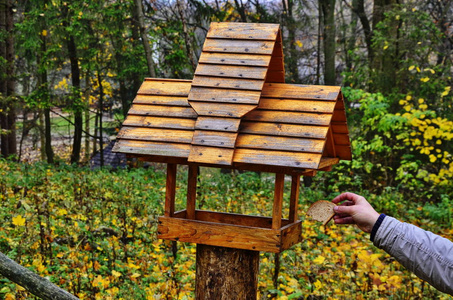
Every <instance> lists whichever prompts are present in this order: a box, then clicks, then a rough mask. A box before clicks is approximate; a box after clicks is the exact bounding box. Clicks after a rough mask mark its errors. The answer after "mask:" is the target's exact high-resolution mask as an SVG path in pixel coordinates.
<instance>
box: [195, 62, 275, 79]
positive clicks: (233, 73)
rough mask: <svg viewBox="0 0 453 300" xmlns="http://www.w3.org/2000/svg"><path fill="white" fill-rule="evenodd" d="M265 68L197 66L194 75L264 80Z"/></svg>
mask: <svg viewBox="0 0 453 300" xmlns="http://www.w3.org/2000/svg"><path fill="white" fill-rule="evenodd" d="M266 72H267V68H266V67H255V66H223V65H211V64H201V63H200V64H198V66H197V69H196V70H195V75H205V76H218V77H231V78H246V79H260V80H264V78H265V77H266Z"/></svg>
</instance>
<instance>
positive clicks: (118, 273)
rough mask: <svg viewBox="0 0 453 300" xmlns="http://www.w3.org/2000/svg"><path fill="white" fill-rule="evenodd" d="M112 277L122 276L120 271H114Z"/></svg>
mask: <svg viewBox="0 0 453 300" xmlns="http://www.w3.org/2000/svg"><path fill="white" fill-rule="evenodd" d="M112 275H113V276H115V277H117V278H118V277H121V275H122V274H121V273H120V272H118V271H115V270H112Z"/></svg>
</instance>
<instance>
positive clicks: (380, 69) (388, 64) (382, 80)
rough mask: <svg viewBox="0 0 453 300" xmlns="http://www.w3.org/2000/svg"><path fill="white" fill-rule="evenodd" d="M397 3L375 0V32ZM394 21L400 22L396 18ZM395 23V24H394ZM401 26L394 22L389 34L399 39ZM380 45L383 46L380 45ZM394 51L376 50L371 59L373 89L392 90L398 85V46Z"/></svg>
mask: <svg viewBox="0 0 453 300" xmlns="http://www.w3.org/2000/svg"><path fill="white" fill-rule="evenodd" d="M394 4H396V0H375V1H374V8H373V32H374V31H375V30H376V26H377V24H379V22H381V21H383V20H384V18H385V12H387V11H389V10H390V9H391V8H392V6H393V5H394ZM394 22H399V21H397V20H394ZM393 25H394V26H393ZM398 31H399V26H398V25H397V24H392V25H391V26H389V28H388V34H389V35H392V36H393V37H394V38H395V39H396V40H397V35H398ZM378 47H382V45H379V46H378ZM394 50H395V51H394V52H390V50H387V51H385V50H384V51H383V52H382V51H380V52H379V54H378V53H377V52H376V51H375V52H374V55H373V60H372V61H371V70H372V76H373V79H372V82H373V86H372V87H371V90H372V91H389V92H390V91H391V90H392V89H393V88H394V87H395V85H396V80H395V79H396V72H397V70H398V66H399V61H398V46H397V44H396V48H395V49H394Z"/></svg>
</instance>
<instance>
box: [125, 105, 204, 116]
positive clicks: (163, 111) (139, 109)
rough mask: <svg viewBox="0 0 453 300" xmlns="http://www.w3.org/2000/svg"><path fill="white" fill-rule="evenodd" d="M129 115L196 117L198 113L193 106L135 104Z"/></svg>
mask: <svg viewBox="0 0 453 300" xmlns="http://www.w3.org/2000/svg"><path fill="white" fill-rule="evenodd" d="M128 114H129V115H141V116H156V117H159V116H160V117H180V118H196V117H197V113H196V112H195V111H194V110H193V109H192V108H191V107H180V106H157V105H143V104H133V105H132V106H131V108H130V109H129V112H128Z"/></svg>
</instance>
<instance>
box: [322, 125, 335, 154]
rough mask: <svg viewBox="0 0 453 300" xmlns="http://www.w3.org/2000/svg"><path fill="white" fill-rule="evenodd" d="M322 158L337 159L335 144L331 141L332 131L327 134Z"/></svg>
mask: <svg viewBox="0 0 453 300" xmlns="http://www.w3.org/2000/svg"><path fill="white" fill-rule="evenodd" d="M323 156H327V157H337V154H336V152H335V142H334V140H333V135H332V129H329V131H328V132H327V138H326V146H325V148H324V153H323Z"/></svg>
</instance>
